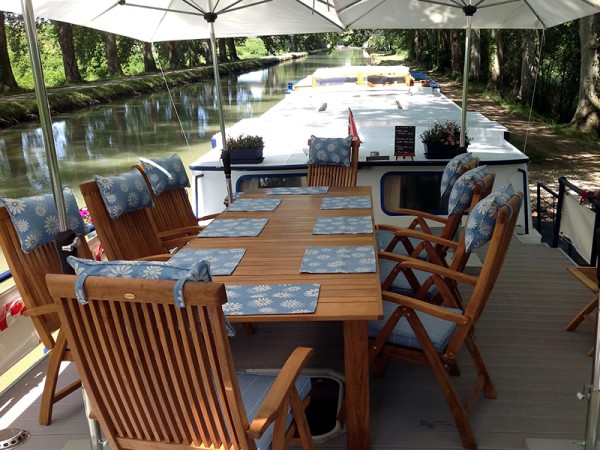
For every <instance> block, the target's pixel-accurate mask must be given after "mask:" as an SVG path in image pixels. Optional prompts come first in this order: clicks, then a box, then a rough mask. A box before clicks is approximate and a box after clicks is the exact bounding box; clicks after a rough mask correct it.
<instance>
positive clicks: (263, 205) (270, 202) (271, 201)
mask: <svg viewBox="0 0 600 450" xmlns="http://www.w3.org/2000/svg"><path fill="white" fill-rule="evenodd" d="M280 203H281V199H280V198H240V199H238V200H235V201H234V202H233V203H232V204H231V205H229V206H228V207H227V209H226V210H225V211H226V212H233V211H274V210H275V209H276V208H277V207H278V206H279V204H280Z"/></svg>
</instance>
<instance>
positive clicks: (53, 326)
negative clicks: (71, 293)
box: [0, 206, 92, 425]
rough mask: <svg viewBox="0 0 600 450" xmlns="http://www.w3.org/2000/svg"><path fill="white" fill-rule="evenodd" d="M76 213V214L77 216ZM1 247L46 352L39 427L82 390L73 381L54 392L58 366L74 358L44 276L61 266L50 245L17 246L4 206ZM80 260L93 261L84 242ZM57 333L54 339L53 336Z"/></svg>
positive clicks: (0, 220)
mask: <svg viewBox="0 0 600 450" xmlns="http://www.w3.org/2000/svg"><path fill="white" fill-rule="evenodd" d="M77 214H78V213H77ZM0 245H1V246H2V251H3V252H4V256H5V258H6V261H7V262H8V267H9V269H10V271H11V274H12V277H13V279H14V281H15V285H16V286H17V289H18V290H19V293H20V294H21V297H22V299H23V303H24V304H25V306H26V308H27V309H26V311H25V315H27V316H30V317H31V320H32V321H33V324H34V326H35V329H36V331H37V333H38V335H39V338H40V340H41V341H42V343H43V344H44V346H45V347H46V349H47V350H48V351H49V355H48V358H49V363H48V370H47V372H46V382H45V384H44V390H43V393H42V399H41V404H40V416H39V421H40V424H41V425H49V424H50V423H51V421H52V408H53V406H54V404H55V403H56V402H58V401H59V400H61V399H63V398H64V397H66V396H67V395H68V394H70V393H72V392H74V391H75V390H77V389H78V388H79V387H81V382H80V381H79V380H78V381H75V382H73V383H71V384H69V385H68V386H66V387H63V388H62V389H60V390H57V389H56V386H57V382H58V374H59V369H60V364H61V362H63V361H73V355H72V353H71V351H70V349H69V348H68V347H67V340H66V336H65V333H64V330H63V329H62V328H61V324H60V320H59V317H58V312H57V308H56V305H55V304H54V301H53V299H52V297H51V296H50V293H49V292H48V288H47V287H46V282H45V279H44V276H45V275H46V274H48V273H61V272H62V268H61V263H60V259H59V256H58V252H57V251H56V247H55V245H54V243H53V242H51V243H47V244H44V245H40V246H38V247H36V248H35V249H33V250H31V251H30V252H28V253H25V252H24V251H23V250H22V248H21V245H20V241H19V236H18V234H17V231H16V230H15V227H14V226H13V223H12V221H11V218H10V215H9V213H8V211H7V210H6V208H5V207H4V206H2V207H0ZM77 253H78V255H79V256H80V257H82V258H90V259H91V258H92V254H91V252H90V249H89V247H88V245H87V242H86V240H85V239H81V246H80V247H79V248H78V251H77ZM56 331H58V334H57V335H56V339H55V338H54V337H53V333H55V332H56Z"/></svg>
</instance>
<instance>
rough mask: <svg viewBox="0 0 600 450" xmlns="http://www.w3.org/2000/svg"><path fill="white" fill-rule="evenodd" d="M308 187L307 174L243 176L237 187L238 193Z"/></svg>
mask: <svg viewBox="0 0 600 450" xmlns="http://www.w3.org/2000/svg"><path fill="white" fill-rule="evenodd" d="M300 186H306V174H305V173H296V174H285V175H280V174H257V175H244V176H241V177H240V178H239V179H238V181H237V183H236V186H235V190H236V191H237V192H244V191H249V190H252V189H268V188H274V187H300Z"/></svg>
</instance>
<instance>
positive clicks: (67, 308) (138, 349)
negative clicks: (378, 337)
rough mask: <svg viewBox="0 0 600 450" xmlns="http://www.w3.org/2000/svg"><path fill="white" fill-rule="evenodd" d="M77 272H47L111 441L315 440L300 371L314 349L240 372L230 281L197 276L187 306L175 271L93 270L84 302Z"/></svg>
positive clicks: (249, 443) (248, 443)
mask: <svg viewBox="0 0 600 450" xmlns="http://www.w3.org/2000/svg"><path fill="white" fill-rule="evenodd" d="M76 280H77V277H76V276H73V275H51V276H48V277H47V283H48V287H49V290H50V292H51V293H52V296H53V297H54V299H55V301H56V303H57V304H58V309H59V314H60V318H61V321H62V322H63V324H64V325H63V327H64V329H65V331H66V334H67V339H68V341H69V345H70V346H71V348H72V351H73V353H74V355H75V363H76V364H77V368H78V370H79V371H80V374H81V378H82V382H83V386H84V387H85V389H86V393H87V394H88V396H89V399H90V402H91V406H92V411H93V412H94V415H95V417H97V419H98V421H99V422H100V426H101V429H102V432H103V434H104V435H105V436H106V437H107V439H108V442H109V444H110V448H111V449H113V450H118V449H124V448H127V449H132V450H135V449H137V450H143V449H150V448H157V449H158V448H160V449H167V448H169V449H171V448H172V449H184V448H205V449H208V448H223V449H251V450H252V449H257V448H259V449H266V448H274V449H283V448H286V447H287V446H288V445H289V444H290V443H295V444H296V443H298V441H299V442H300V443H301V444H302V447H303V448H305V449H312V448H313V443H312V438H311V436H310V430H309V427H308V423H307V421H306V416H305V414H304V409H305V407H306V405H307V404H308V401H309V397H308V395H309V390H310V379H308V377H303V376H300V371H301V370H302V367H303V365H304V364H305V362H306V361H307V360H308V358H309V357H310V355H311V354H312V349H309V348H302V347H299V348H297V349H296V350H295V351H294V352H293V353H292V355H291V357H290V358H289V359H288V361H287V363H286V364H285V365H284V367H283V369H282V370H281V371H280V372H279V374H278V376H277V377H275V376H268V375H258V374H251V373H245V374H236V373H235V370H234V365H233V358H232V354H231V349H230V346H229V341H228V337H227V334H226V326H225V318H224V314H223V310H222V305H223V304H224V303H225V302H226V301H227V298H226V294H225V287H224V285H223V284H222V283H213V282H187V283H186V284H185V286H184V287H183V299H184V303H185V306H184V307H183V308H179V307H177V306H176V305H175V301H174V294H173V289H174V285H175V283H176V282H175V281H168V280H141V279H124V278H110V277H97V276H90V277H88V278H87V280H86V281H85V291H86V295H87V301H88V303H87V304H85V305H82V304H80V303H78V301H77V299H76V298H75V294H74V293H75V288H74V285H75V282H76ZM240 386H242V387H243V389H240ZM251 397H252V399H251ZM261 399H264V400H263V401H262V403H261V404H260V405H257V403H259V402H260V401H261ZM247 411H248V412H249V411H255V412H256V413H255V415H254V417H249V416H248V415H247ZM253 414H254V413H253ZM290 420H291V425H290ZM288 425H289V426H288ZM295 433H297V435H298V438H296V439H294V435H295Z"/></svg>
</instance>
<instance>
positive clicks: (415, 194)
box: [381, 172, 448, 215]
mask: <svg viewBox="0 0 600 450" xmlns="http://www.w3.org/2000/svg"><path fill="white" fill-rule="evenodd" d="M441 182H442V172H388V173H386V174H385V175H383V177H382V178H381V205H382V209H383V212H384V213H385V214H388V215H395V213H394V210H396V209H398V208H408V209H416V210H419V211H425V212H429V213H432V214H446V213H447V210H448V208H447V207H448V205H440V185H441Z"/></svg>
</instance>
